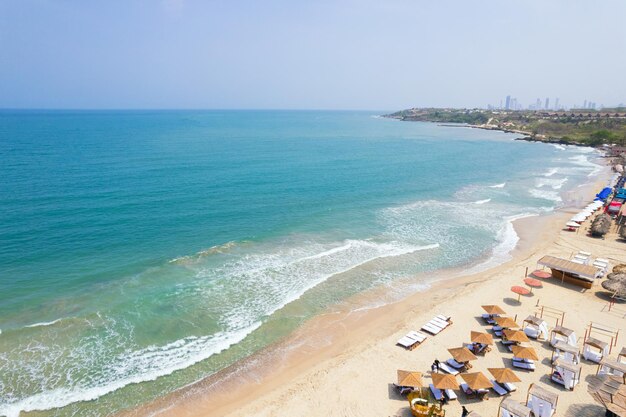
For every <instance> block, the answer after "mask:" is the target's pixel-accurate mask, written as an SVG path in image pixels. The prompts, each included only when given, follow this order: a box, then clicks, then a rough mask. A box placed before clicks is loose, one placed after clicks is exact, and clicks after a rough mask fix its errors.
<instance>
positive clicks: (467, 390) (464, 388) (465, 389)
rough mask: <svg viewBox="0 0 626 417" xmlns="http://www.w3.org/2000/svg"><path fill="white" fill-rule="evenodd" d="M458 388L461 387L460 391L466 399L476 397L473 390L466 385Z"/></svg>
mask: <svg viewBox="0 0 626 417" xmlns="http://www.w3.org/2000/svg"><path fill="white" fill-rule="evenodd" d="M460 387H461V391H463V393H464V394H465V395H467V396H468V397H473V396H475V395H476V392H474V390H473V389H471V388H470V387H469V385H467V384H466V383H463V384H461V385H460Z"/></svg>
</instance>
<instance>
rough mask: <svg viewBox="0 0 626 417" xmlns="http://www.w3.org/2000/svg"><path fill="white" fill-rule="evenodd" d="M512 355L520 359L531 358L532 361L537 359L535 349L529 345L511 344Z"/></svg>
mask: <svg viewBox="0 0 626 417" xmlns="http://www.w3.org/2000/svg"><path fill="white" fill-rule="evenodd" d="M512 349H513V356H515V357H516V358H521V359H532V360H534V361H538V360H539V356H538V355H537V351H536V350H535V349H534V348H531V347H529V346H517V345H514V346H512Z"/></svg>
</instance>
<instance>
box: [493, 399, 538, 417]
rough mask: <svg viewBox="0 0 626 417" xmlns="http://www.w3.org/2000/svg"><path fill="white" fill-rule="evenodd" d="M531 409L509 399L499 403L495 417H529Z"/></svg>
mask: <svg viewBox="0 0 626 417" xmlns="http://www.w3.org/2000/svg"><path fill="white" fill-rule="evenodd" d="M531 411H532V410H531V409H530V408H528V407H526V406H525V405H524V404H520V403H518V402H517V401H515V400H513V399H511V398H505V399H504V400H502V402H501V403H500V406H499V408H498V415H497V417H530V413H531Z"/></svg>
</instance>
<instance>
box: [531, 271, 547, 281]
mask: <svg viewBox="0 0 626 417" xmlns="http://www.w3.org/2000/svg"><path fill="white" fill-rule="evenodd" d="M532 275H534V276H536V277H537V278H544V279H546V278H552V274H551V273H549V272H548V271H542V270H541V269H537V270H536V271H533V273H532Z"/></svg>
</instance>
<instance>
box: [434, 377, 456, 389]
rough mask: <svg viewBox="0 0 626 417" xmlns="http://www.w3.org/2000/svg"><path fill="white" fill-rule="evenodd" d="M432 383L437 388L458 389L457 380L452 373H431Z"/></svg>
mask: <svg viewBox="0 0 626 417" xmlns="http://www.w3.org/2000/svg"><path fill="white" fill-rule="evenodd" d="M431 377H432V378H433V385H434V386H435V388H439V389H459V382H458V381H457V380H456V377H455V376H454V375H450V374H439V373H434V374H431Z"/></svg>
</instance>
